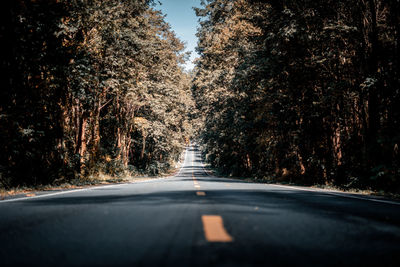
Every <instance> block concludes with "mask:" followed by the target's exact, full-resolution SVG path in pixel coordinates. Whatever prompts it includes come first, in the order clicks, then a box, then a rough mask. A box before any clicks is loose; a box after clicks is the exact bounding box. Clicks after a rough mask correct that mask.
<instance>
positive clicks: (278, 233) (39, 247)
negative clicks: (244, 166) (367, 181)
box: [0, 147, 400, 266]
mask: <svg viewBox="0 0 400 267" xmlns="http://www.w3.org/2000/svg"><path fill="white" fill-rule="evenodd" d="M0 216H1V217H0V240H1V244H0V266H9V265H11V266H23V265H26V266H27V265H29V266H36V265H39V266H288V265H296V266H343V265H349V266H400V265H399V263H400V205H399V203H398V202H391V201H387V202H386V201H381V200H377V199H370V198H366V197H362V196H355V195H347V194H343V195H342V194H340V193H332V192H325V191H318V190H311V189H310V190H307V189H301V188H300V189H299V188H295V187H286V186H277V185H267V184H256V183H248V182H243V181H240V180H234V179H225V178H216V177H212V176H209V175H207V173H205V171H204V169H203V167H202V163H201V160H200V155H199V152H198V151H197V150H196V149H195V148H193V147H189V148H188V149H187V152H186V156H185V161H184V164H183V167H182V168H181V170H180V172H179V173H178V174H177V175H176V176H175V177H171V178H167V179H155V180H151V181H148V182H141V183H132V184H123V185H111V186H102V187H95V188H91V189H84V190H76V191H70V192H62V193H57V194H52V195H47V196H39V197H31V198H24V199H17V200H15V199H13V200H9V201H1V202H0Z"/></svg>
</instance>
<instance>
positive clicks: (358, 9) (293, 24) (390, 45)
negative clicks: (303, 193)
mask: <svg viewBox="0 0 400 267" xmlns="http://www.w3.org/2000/svg"><path fill="white" fill-rule="evenodd" d="M327 6H329V8H326V7H327ZM399 10H400V9H399V3H398V2H396V1H364V2H362V1H347V0H343V1H311V0H310V1H308V0H297V1H267V2H265V1H243V0H235V1H225V0H210V1H206V2H205V3H204V6H203V8H201V9H197V10H196V12H197V15H198V16H200V18H201V28H200V29H199V31H198V34H197V35H198V37H199V45H198V48H197V49H198V52H199V53H200V54H201V57H200V59H199V60H198V63H197V67H196V73H195V77H194V80H193V88H192V90H193V94H194V96H195V99H196V103H197V104H198V108H199V110H201V112H202V113H203V114H204V117H203V122H204V131H203V134H202V141H203V143H204V146H205V151H206V154H207V155H206V158H207V159H208V160H209V161H210V163H211V164H213V165H214V166H215V167H218V168H219V169H220V170H221V171H223V172H225V173H228V174H231V175H253V176H256V177H260V178H262V177H276V178H279V179H286V180H291V181H295V182H302V183H307V184H311V183H322V184H326V183H329V184H332V183H333V184H337V185H348V184H353V185H355V184H356V186H358V187H375V188H385V189H390V190H399V189H400V188H399V186H400V180H399V178H398V177H399V170H400V169H399V162H400V161H399V160H400V159H399V153H398V141H399V132H400V131H399V130H400V124H399V118H400V116H399V115H400V114H399V100H400V96H399V84H400V83H399V77H400V76H399V67H400V63H399V59H398V58H400V57H399V41H400V36H399V32H400V31H399V25H400V24H399V19H400V14H399V12H400V11H399ZM354 177H357V178H354ZM355 180H357V183H354V181H355Z"/></svg>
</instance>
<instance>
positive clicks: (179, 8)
mask: <svg viewBox="0 0 400 267" xmlns="http://www.w3.org/2000/svg"><path fill="white" fill-rule="evenodd" d="M155 2H156V3H157V5H156V7H155V9H157V10H161V11H162V13H163V14H164V15H166V17H165V21H166V22H168V23H169V24H170V25H171V29H172V30H173V31H174V32H175V33H176V35H177V36H178V37H179V39H181V41H183V42H184V43H185V44H186V51H191V52H192V54H191V56H190V60H189V61H188V62H187V63H186V65H185V69H186V70H191V69H193V67H194V65H193V63H192V61H193V60H194V59H195V58H196V57H198V55H197V54H196V51H195V47H196V45H197V37H196V35H195V34H196V31H197V27H198V22H197V20H198V18H197V17H196V14H195V12H194V10H193V9H192V7H193V6H196V7H200V0H160V1H155ZM158 2H161V4H162V5H160V4H158Z"/></svg>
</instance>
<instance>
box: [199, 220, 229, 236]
mask: <svg viewBox="0 0 400 267" xmlns="http://www.w3.org/2000/svg"><path fill="white" fill-rule="evenodd" d="M201 220H202V222H203V229H204V235H205V237H206V239H207V241H208V242H232V241H233V238H232V237H231V236H230V235H229V234H228V232H227V231H226V230H225V228H224V222H223V220H222V217H221V216H218V215H203V216H201Z"/></svg>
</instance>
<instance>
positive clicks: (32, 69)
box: [0, 0, 193, 186]
mask: <svg viewBox="0 0 400 267" xmlns="http://www.w3.org/2000/svg"><path fill="white" fill-rule="evenodd" d="M2 13H4V14H2V15H3V16H2V20H3V21H2V24H1V25H2V27H1V34H0V36H1V41H2V43H4V44H6V48H5V49H4V50H3V52H2V53H3V55H2V59H1V71H2V73H5V74H6V75H3V77H4V79H2V80H1V82H2V88H3V89H2V90H1V92H0V98H1V103H0V122H1V123H0V133H1V141H0V149H1V150H2V153H1V156H0V173H1V178H0V179H1V180H0V183H2V184H3V185H4V186H12V185H21V184H39V183H51V182H52V181H54V180H55V179H60V178H65V179H73V178H75V177H79V176H87V175H94V174H96V173H97V172H99V171H101V172H105V173H109V174H112V175H117V174H121V173H123V172H124V171H129V170H141V171H144V172H146V171H149V172H151V173H157V172H158V171H159V168H161V167H162V168H164V169H165V168H168V167H169V166H171V165H172V161H174V160H176V159H177V158H178V156H179V154H180V153H181V150H182V146H183V144H184V141H185V137H187V135H188V134H190V132H191V129H190V126H189V123H188V117H187V116H186V113H187V111H188V110H189V109H190V107H192V106H193V101H192V100H191V97H190V94H191V93H190V79H189V76H188V74H186V73H184V72H183V70H182V68H181V64H182V63H183V62H184V57H185V54H184V53H182V51H183V48H184V46H183V44H182V43H181V41H180V40H178V39H177V37H175V35H174V33H173V32H172V31H171V30H170V28H169V25H168V24H167V23H166V22H164V20H163V15H162V14H161V13H160V12H158V11H155V10H153V9H152V8H151V1H146V0H136V1H117V0H115V1H114V0H113V1H100V0H94V1H89V0H74V1H66V0H65V1H56V0H50V1H47V0H46V1H45V0H39V1H29V0H26V1H7V7H5V8H4V9H3V11H2ZM154 166H155V167H154Z"/></svg>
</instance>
